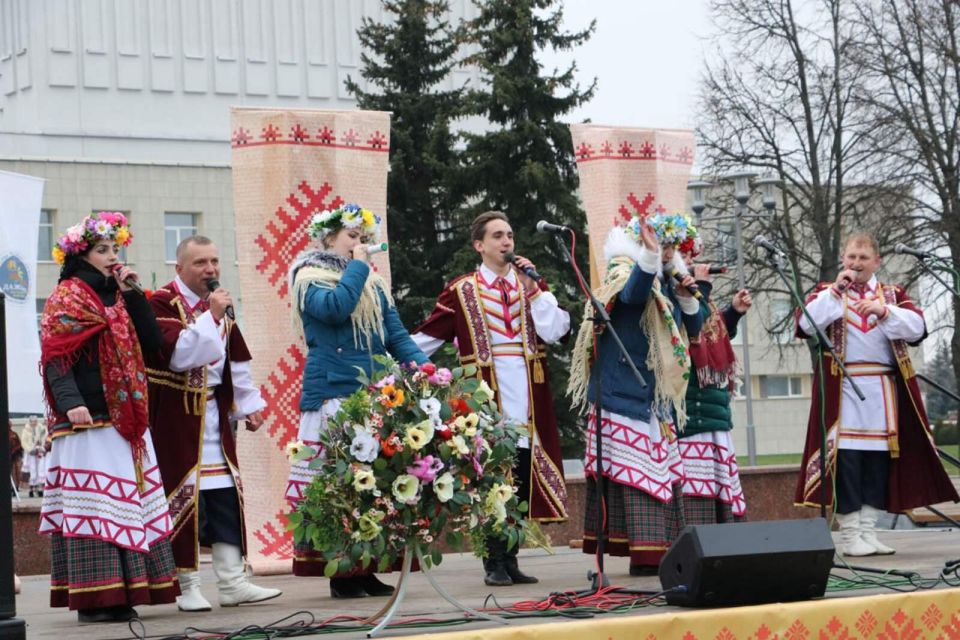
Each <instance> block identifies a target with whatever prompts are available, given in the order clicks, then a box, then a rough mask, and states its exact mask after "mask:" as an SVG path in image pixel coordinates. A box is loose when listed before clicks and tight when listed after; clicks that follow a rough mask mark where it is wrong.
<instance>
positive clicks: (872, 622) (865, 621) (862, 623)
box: [857, 611, 877, 636]
mask: <svg viewBox="0 0 960 640" xmlns="http://www.w3.org/2000/svg"><path fill="white" fill-rule="evenodd" d="M876 626H877V618H876V616H874V615H873V614H872V613H870V611H864V612H863V613H862V614H860V617H859V618H858V619H857V631H859V632H860V633H861V634H863V635H865V636H869V635H870V634H871V633H873V630H874V628H876Z"/></svg>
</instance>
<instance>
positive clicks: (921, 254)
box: [893, 242, 930, 260]
mask: <svg viewBox="0 0 960 640" xmlns="http://www.w3.org/2000/svg"><path fill="white" fill-rule="evenodd" d="M893 252H894V253H899V254H901V255H903V254H906V255H908V256H913V257H914V258H920V259H921V260H923V259H924V258H929V257H930V253H929V252H927V251H921V250H920V249H913V248H911V247H908V246H907V245H905V244H903V243H902V242H898V243H897V245H896V246H895V247H894V248H893Z"/></svg>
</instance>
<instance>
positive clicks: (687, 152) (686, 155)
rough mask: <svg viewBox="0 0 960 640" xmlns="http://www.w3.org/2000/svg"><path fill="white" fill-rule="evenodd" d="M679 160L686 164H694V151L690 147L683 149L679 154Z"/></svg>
mask: <svg viewBox="0 0 960 640" xmlns="http://www.w3.org/2000/svg"><path fill="white" fill-rule="evenodd" d="M677 160H679V161H680V162H682V163H684V164H692V163H693V151H692V150H691V149H690V147H681V148H680V151H678V152H677Z"/></svg>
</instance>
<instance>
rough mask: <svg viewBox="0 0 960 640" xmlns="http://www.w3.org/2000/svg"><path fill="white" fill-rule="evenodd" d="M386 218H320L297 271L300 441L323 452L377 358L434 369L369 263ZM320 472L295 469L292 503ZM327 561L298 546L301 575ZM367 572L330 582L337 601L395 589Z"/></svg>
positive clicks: (346, 209) (339, 212) (357, 212)
mask: <svg viewBox="0 0 960 640" xmlns="http://www.w3.org/2000/svg"><path fill="white" fill-rule="evenodd" d="M379 230H380V218H379V216H377V215H375V214H374V213H372V212H371V211H369V210H367V209H363V208H361V207H359V206H357V205H354V204H346V205H341V206H340V207H337V208H336V209H333V210H330V211H323V212H321V213H318V214H316V215H315V216H314V218H313V220H312V221H311V223H310V226H309V232H310V237H311V238H312V239H313V240H317V241H319V242H320V244H321V247H322V248H319V249H311V250H308V251H306V252H304V253H302V254H301V255H299V256H298V257H297V258H296V260H294V263H293V266H292V267H291V270H290V292H291V297H292V298H293V322H294V326H295V328H296V330H297V332H298V333H299V335H301V336H302V337H303V339H304V341H305V342H306V344H307V361H306V365H305V366H304V370H303V393H302V395H301V396H300V431H299V434H298V437H299V439H300V440H301V441H302V442H303V443H304V444H306V445H308V446H310V447H313V448H315V449H316V448H317V447H318V445H319V444H320V443H319V440H320V433H321V432H322V431H323V430H325V429H326V427H327V420H328V419H329V418H331V417H333V416H334V415H336V413H337V410H338V408H339V406H340V401H341V400H342V399H343V398H345V397H346V396H349V395H350V394H351V393H353V392H354V391H356V390H357V389H359V388H360V386H361V383H360V381H359V380H358V379H357V376H358V375H359V373H358V368H359V369H362V370H363V371H364V372H365V373H366V374H367V376H370V375H371V374H372V372H373V369H374V367H375V366H376V362H375V361H374V359H373V357H374V356H376V355H383V354H387V353H389V354H390V355H392V356H393V357H394V359H396V360H397V361H399V362H405V363H406V362H416V363H417V364H422V363H424V362H427V356H426V355H425V354H424V353H423V351H421V350H420V349H419V348H418V347H417V345H416V344H414V342H413V340H411V339H410V334H409V333H407V330H406V329H404V327H403V324H402V323H401V322H400V316H399V314H398V313H397V310H396V307H395V306H394V303H393V298H392V297H391V296H390V291H389V289H388V288H387V285H386V282H384V280H383V278H381V277H380V276H379V275H378V274H377V273H376V272H373V271H371V269H370V265H369V263H368V259H369V256H368V253H367V243H368V242H374V241H376V238H377V236H378V234H379ZM316 473H317V471H316V470H313V469H310V468H309V460H302V461H298V462H294V463H293V464H292V466H291V469H290V479H289V482H288V483H287V494H286V497H287V500H288V501H289V502H290V503H291V505H292V506H295V505H296V504H297V503H298V502H299V501H300V500H301V499H302V498H303V491H304V489H305V488H306V486H307V485H308V484H310V481H311V480H312V478H313V476H314V475H316ZM325 566H326V561H325V560H324V559H323V556H322V554H320V553H319V552H317V551H315V550H314V549H313V548H312V547H310V545H309V544H305V545H297V547H296V548H295V555H294V561H293V573H294V574H295V575H298V576H320V575H323V570H324V567H325ZM372 567H373V565H371V568H370V569H369V570H362V569H360V568H359V567H357V568H356V569H354V570H353V571H351V572H349V573H347V574H340V575H337V576H335V577H334V578H332V579H331V580H330V595H331V596H333V597H334V598H361V597H364V596H368V595H371V596H387V595H390V594H392V593H393V587H391V586H389V585H385V584H383V583H382V582H380V581H379V580H378V579H377V577H376V576H375V575H373V568H372Z"/></svg>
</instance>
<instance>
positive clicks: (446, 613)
mask: <svg viewBox="0 0 960 640" xmlns="http://www.w3.org/2000/svg"><path fill="white" fill-rule="evenodd" d="M834 535H835V536H836V534H834ZM881 539H882V540H883V541H884V542H886V543H887V544H889V545H891V546H893V547H895V548H896V549H897V553H896V555H894V556H886V557H879V556H877V557H872V558H858V559H856V562H855V563H853V564H856V565H859V566H865V567H876V568H883V569H900V570H908V571H916V572H918V573H920V574H921V575H922V576H923V577H924V578H932V577H935V576H937V575H938V574H939V572H940V569H941V568H943V565H944V563H945V562H947V561H949V560H955V559H958V558H960V531H957V530H950V529H914V530H909V531H901V530H897V531H889V532H883V533H881ZM521 556H522V558H521V559H522V563H521V566H522V568H523V569H524V570H526V571H527V572H529V573H531V574H533V575H536V576H538V577H539V578H540V583H539V584H536V585H529V586H516V587H510V588H490V587H487V586H485V585H484V584H483V573H482V569H481V565H480V561H479V560H478V559H477V558H474V557H473V556H472V555H467V554H451V555H447V556H445V557H444V560H443V564H442V565H441V566H440V567H439V568H437V569H436V570H435V571H434V575H435V576H436V578H437V580H438V581H439V582H440V583H441V584H442V585H443V587H444V588H446V589H447V590H448V591H449V592H450V593H451V594H452V595H453V596H454V597H456V598H458V599H460V600H461V601H462V602H464V603H465V604H467V605H469V606H472V607H481V606H483V602H484V599H485V597H486V596H487V595H488V594H490V593H493V594H494V595H495V596H496V598H497V600H498V601H499V602H500V604H501V605H507V604H510V603H513V602H517V601H521V600H539V599H542V598H545V597H546V596H547V595H548V594H550V593H551V592H554V591H564V590H569V589H580V588H586V586H587V579H586V574H587V571H588V570H590V569H592V568H593V565H594V560H593V558H592V557H591V556H587V555H585V554H583V553H581V552H580V551H579V550H572V549H569V548H567V547H565V546H564V547H558V548H557V549H556V555H553V556H550V555H547V554H546V553H544V552H542V551H539V550H538V551H523V552H522V554H521ZM202 573H203V580H204V585H203V592H204V595H205V596H206V598H207V599H208V600H210V601H211V602H212V603H214V606H213V611H210V612H207V613H199V614H185V613H181V612H179V611H177V608H176V605H163V606H155V607H138V608H137V610H138V611H139V613H140V615H141V616H142V621H143V625H144V631H143V633H144V634H145V635H146V636H148V637H149V636H166V635H172V634H182V633H184V632H185V630H186V629H187V628H188V627H192V628H193V629H194V630H196V629H202V630H204V631H206V632H214V631H221V632H224V631H230V630H236V629H239V628H241V627H245V626H247V625H261V626H262V625H268V624H270V623H273V622H275V621H277V620H280V619H281V618H283V617H285V616H288V615H292V614H295V613H296V612H298V611H309V612H310V613H311V614H313V616H314V617H315V618H316V619H317V620H323V619H326V618H330V617H332V616H336V615H342V614H348V615H364V614H371V613H373V612H375V611H377V610H378V609H379V608H380V606H381V605H382V604H383V602H384V600H385V599H382V598H363V599H359V600H333V599H332V598H330V594H329V589H328V584H327V580H326V579H324V578H312V579H311V578H295V577H293V576H289V575H284V576H263V577H257V578H256V582H257V583H259V584H261V585H263V586H271V587H277V588H280V589H283V591H284V594H283V595H282V596H281V597H280V598H278V599H276V600H273V601H271V602H267V603H263V604H260V605H248V606H244V607H239V608H230V609H221V608H220V607H218V606H217V605H216V585H215V580H214V576H213V572H212V570H211V568H210V566H209V564H206V565H204V566H203V568H202ZM607 575H608V577H609V579H610V581H611V582H612V583H613V584H617V585H622V586H626V587H631V588H635V589H644V590H656V589H659V581H658V579H657V578H656V577H643V578H631V577H630V576H629V575H628V574H627V561H626V559H625V558H608V562H607ZM834 575H837V576H841V575H842V576H844V577H850V576H851V574H850V572H849V571H843V572H839V571H837V572H835V574H834ZM864 575H871V574H864ZM395 576H396V574H392V575H387V576H385V581H388V582H394V581H395ZM48 587H49V576H29V577H25V578H23V592H22V593H21V594H20V595H19V596H17V616H18V617H19V618H21V619H23V620H25V621H26V623H27V625H28V627H27V637H29V638H31V639H34V638H55V637H56V638H61V639H66V638H70V639H71V640H74V639H77V640H78V639H82V638H83V639H94V638H95V639H97V640H102V639H116V638H134V637H138V636H137V635H133V634H131V633H130V630H129V629H128V627H127V625H126V624H111V625H103V624H100V625H80V624H78V623H77V618H76V613H75V612H70V611H67V610H65V609H51V608H50V607H49V605H48V602H49V591H48ZM938 588H944V587H943V586H940V587H938ZM889 593H894V592H893V591H891V590H890V589H885V588H873V589H855V590H845V591H828V594H827V597H828V598H845V597H854V596H866V595H873V594H889ZM685 611H695V610H690V609H681V608H675V607H666V606H659V607H651V606H646V607H640V608H638V609H636V610H635V611H632V612H630V613H629V614H618V615H610V614H607V615H604V616H599V617H598V618H597V619H606V618H612V617H615V618H618V619H623V618H624V617H625V616H644V615H651V614H662V613H667V612H672V613H674V614H677V613H682V612H685ZM401 613H402V614H403V617H413V616H418V617H419V616H422V617H430V618H447V619H449V618H451V617H456V616H455V615H454V614H453V609H452V607H450V606H449V605H448V604H447V603H446V602H445V601H443V600H442V599H441V598H440V597H439V596H438V595H437V594H436V593H435V592H434V591H433V589H432V588H431V587H430V585H429V583H428V582H427V580H426V579H425V578H424V577H423V576H422V575H419V574H413V576H412V580H411V583H410V584H409V586H408V591H407V595H406V599H405V604H404V606H403V609H402V611H401ZM948 615H950V614H948ZM297 619H299V620H304V619H305V617H304V616H303V615H301V616H298V617H297ZM538 623H541V624H542V623H559V624H565V623H564V619H563V618H557V617H553V618H546V619H542V618H539V619H538V618H523V619H515V620H511V621H510V625H511V626H514V627H516V626H525V625H533V624H538ZM491 628H500V627H499V625H494V624H492V623H488V622H483V623H479V622H477V623H470V624H469V625H461V626H452V627H445V628H439V629H436V630H427V629H407V630H406V631H401V630H396V631H388V632H386V633H384V634H383V636H382V637H392V638H396V637H403V636H405V635H416V634H421V633H430V632H432V633H438V634H442V633H445V632H463V631H467V630H471V631H473V630H477V631H479V630H482V629H491ZM191 635H192V636H193V637H198V636H199V635H200V634H198V633H197V632H196V631H194V632H193V633H192V634H191ZM324 635H325V636H326V637H333V638H362V637H365V634H364V633H363V632H360V631H351V632H347V633H336V634H324ZM139 637H142V636H139ZM605 637H606V636H605Z"/></svg>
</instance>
